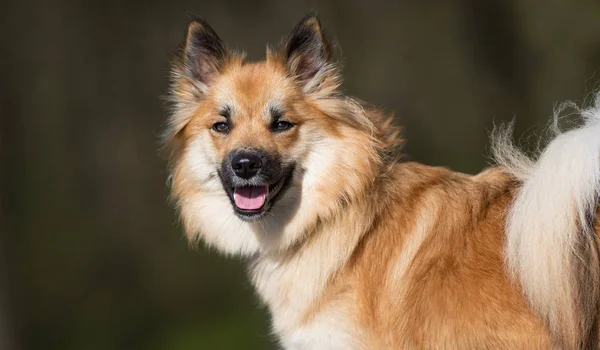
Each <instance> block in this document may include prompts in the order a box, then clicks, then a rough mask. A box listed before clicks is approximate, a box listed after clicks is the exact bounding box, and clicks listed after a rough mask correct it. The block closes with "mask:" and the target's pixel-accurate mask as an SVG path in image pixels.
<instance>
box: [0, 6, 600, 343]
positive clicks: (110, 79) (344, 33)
mask: <svg viewBox="0 0 600 350" xmlns="http://www.w3.org/2000/svg"><path fill="white" fill-rule="evenodd" d="M1 7H2V10H1V14H0V32H1V33H2V36H1V37H2V45H1V50H2V51H1V52H0V62H1V63H2V65H1V68H2V73H1V74H0V82H1V84H0V108H1V109H0V156H1V163H0V232H1V235H0V349H15V350H26V349H45V350H53V349H61V350H68V349H90V350H93V349H127V350H128V349H148V350H150V349H174V350H187V349H274V348H276V344H275V342H274V341H273V339H272V337H271V336H270V335H269V327H268V315H267V312H266V310H265V309H264V308H263V307H261V306H260V305H259V304H258V301H257V300H258V299H257V298H256V297H255V296H254V292H253V290H252V287H251V285H250V284H249V282H248V281H247V279H246V276H245V267H244V265H243V262H240V261H237V260H235V259H233V260H232V259H225V258H223V257H221V256H220V255H219V254H217V253H216V252H214V251H208V250H206V249H205V248H204V247H202V246H200V247H199V248H197V249H193V248H190V247H189V246H188V244H187V242H186V241H185V240H184V239H183V235H182V230H181V227H180V225H178V223H177V219H176V217H175V215H174V211H173V209H172V207H171V206H170V205H169V203H168V202H167V187H166V177H167V174H166V172H165V162H164V160H163V159H161V158H160V157H159V156H158V152H157V150H158V142H157V139H158V135H159V134H160V132H161V126H162V125H163V123H164V121H165V118H166V116H167V112H166V109H165V108H164V99H163V97H164V95H165V94H166V92H167V89H168V75H169V73H168V71H169V61H170V59H171V55H172V53H173V52H174V51H175V50H176V48H177V46H178V45H179V44H180V43H181V41H182V39H183V36H184V33H185V31H186V27H187V23H188V20H189V19H190V16H191V15H192V14H195V15H199V16H202V17H203V18H205V19H206V20H207V21H208V22H210V23H211V24H212V26H213V27H214V28H215V29H216V31H217V32H218V33H219V34H220V36H221V37H222V38H223V39H224V40H225V41H226V42H227V43H228V44H229V45H230V46H231V47H233V48H237V49H243V50H246V51H247V52H248V54H249V58H250V59H252V60H257V59H262V58H263V55H264V49H265V44H266V43H277V42H279V41H280V39H281V38H282V37H284V36H286V35H287V34H288V33H289V31H290V30H291V29H292V27H293V26H294V25H295V23H296V22H297V21H299V20H300V19H301V18H302V17H303V16H304V14H305V13H306V12H308V11H309V10H310V9H316V10H317V11H318V13H319V14H320V16H321V20H322V22H323V25H324V27H325V30H326V32H327V33H328V34H329V37H330V38H332V39H333V40H334V41H336V42H337V43H338V44H339V45H340V47H341V48H342V51H343V55H344V57H345V59H344V66H345V85H344V89H345V91H346V92H347V93H348V94H351V95H354V96H358V97H360V98H361V99H363V100H366V101H369V102H371V103H373V104H375V105H376V106H381V107H384V108H385V109H386V110H387V111H390V112H395V113H396V116H397V120H398V122H399V123H401V124H402V125H404V126H405V127H406V128H405V136H406V138H407V139H408V143H407V145H406V148H405V151H406V153H407V154H408V156H409V158H410V159H414V160H418V161H421V162H424V163H427V164H434V165H444V166H449V167H452V168H453V169H455V170H458V171H462V172H469V173H475V172H478V171H480V170H481V169H482V168H483V167H485V166H486V164H488V163H489V158H488V156H489V151H488V133H489V131H490V130H491V129H492V127H493V123H494V122H496V123H498V122H502V121H507V120H510V119H512V118H513V117H514V116H517V117H518V119H517V135H523V134H524V133H531V132H537V133H540V132H541V130H543V128H544V126H545V125H546V121H547V120H548V117H549V116H551V114H552V109H553V107H554V106H555V103H557V102H560V101H564V100H567V99H572V100H575V101H579V102H582V101H584V100H586V99H588V100H589V98H590V93H591V92H593V91H594V90H595V89H596V87H598V86H600V2H598V1H597V0H587V1H586V0H581V1H570V0H563V1H557V0H546V1H541V0H539V1H519V0H488V1H481V0H460V1H459V0H457V1H446V0H437V1H436V0H428V1H419V2H417V1H407V0H406V1H396V2H394V4H392V3H391V2H387V1H380V0H369V1H365V0H362V1H358V0H350V1H348V0H344V1H342V0H331V1H322V2H316V1H297V0H295V1H282V0H256V1H252V2H250V1H248V2H245V3H242V2H236V1H199V0H196V1H188V0H170V1H163V2H157V1H152V0H150V1H110V0H102V1H99V0H91V1H79V2H75V1H66V0H54V1H42V0H33V1H27V2H26V1H17V0H9V1H8V2H6V1H5V2H3V4H2V6H1Z"/></svg>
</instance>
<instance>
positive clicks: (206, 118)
mask: <svg viewBox="0 0 600 350" xmlns="http://www.w3.org/2000/svg"><path fill="white" fill-rule="evenodd" d="M305 108H306V107H305V106H304V103H303V101H302V94H301V92H300V91H298V88H297V87H296V86H295V84H294V83H293V81H291V79H290V78H289V77H287V76H286V72H285V70H284V69H283V67H281V65H278V64H276V63H273V62H264V63H258V64H245V65H242V64H240V63H239V62H235V63H233V62H232V63H230V65H229V66H227V67H225V68H224V69H223V72H222V73H221V74H220V75H219V76H217V77H215V78H214V80H213V81H212V82H211V86H210V90H209V92H208V94H207V97H206V98H205V99H204V100H202V101H201V102H200V103H198V108H197V110H196V112H195V113H194V116H193V118H192V119H191V121H190V124H189V127H188V128H187V130H186V133H187V134H188V137H189V138H190V139H202V140H203V141H202V147H201V148H199V149H198V150H197V151H198V152H203V153H204V155H203V156H202V158H210V162H209V163H207V164H205V166H206V167H207V168H206V169H204V170H205V171H208V172H210V174H217V176H218V180H219V181H220V184H221V186H222V188H223V190H224V191H225V193H226V194H227V196H228V198H229V200H230V201H231V205H232V209H233V211H234V212H235V214H236V215H237V216H238V217H239V218H240V219H242V220H247V221H249V220H258V219H260V218H263V217H265V216H266V215H268V213H269V210H270V209H271V208H272V207H273V206H274V205H275V204H276V203H277V201H278V200H279V199H280V198H282V197H283V196H284V195H285V192H286V191H287V190H288V189H289V187H290V185H291V182H292V177H293V174H294V170H295V168H296V165H297V163H298V162H299V161H300V160H301V158H302V155H303V154H305V153H306V151H307V148H308V146H309V145H308V144H307V143H306V142H304V140H306V138H307V137H306V136H307V135H305V134H306V131H307V130H312V131H313V132H314V131H315V130H314V129H315V125H313V124H314V123H312V122H311V120H310V119H309V118H305V117H304V116H305V115H307V114H306V113H305V111H304V109H305ZM317 127H318V126H317Z"/></svg>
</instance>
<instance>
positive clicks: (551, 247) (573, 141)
mask: <svg viewBox="0 0 600 350" xmlns="http://www.w3.org/2000/svg"><path fill="white" fill-rule="evenodd" d="M567 108H569V109H571V108H572V109H574V110H575V111H576V112H577V113H578V114H579V115H580V116H581V118H582V119H583V122H584V124H583V125H582V126H581V127H578V128H575V129H572V130H570V131H567V132H564V133H561V132H560V131H559V130H558V121H559V115H560V113H562V112H563V111H564V110H565V109H567ZM553 126H554V128H553V129H554V131H555V134H554V136H555V137H554V139H552V140H551V142H550V143H549V144H548V146H547V147H546V149H545V150H544V151H543V152H542V153H541V155H540V156H539V158H538V159H537V161H535V160H533V159H531V158H530V157H528V156H526V155H524V154H523V153H521V152H520V151H518V150H517V149H516V148H515V147H514V145H513V143H512V141H511V136H512V135H511V134H512V126H509V127H508V128H505V129H504V130H501V131H500V132H496V133H495V137H494V148H493V151H494V155H495V158H496V160H497V161H498V162H499V163H500V165H501V166H503V167H505V168H506V169H507V170H508V171H509V172H511V173H512V174H513V175H514V176H515V177H516V178H517V179H519V180H520V181H521V182H522V186H521V187H520V189H519V191H518V193H517V194H516V197H515V200H514V203H513V205H512V207H511V209H510V212H509V214H508V218H507V226H506V234H507V246H506V258H507V264H508V268H509V270H510V271H511V272H512V273H513V274H514V276H515V277H516V278H518V280H519V281H520V283H521V285H522V288H523V292H524V294H525V296H526V297H527V299H528V300H529V302H530V304H531V305H532V307H533V308H534V310H535V311H536V312H538V313H539V314H540V316H542V317H543V318H544V319H545V321H546V323H547V325H548V327H549V329H550V331H551V332H552V333H553V335H554V337H555V341H556V342H557V344H558V345H559V346H561V347H567V348H572V347H577V348H580V347H582V346H586V347H587V346H590V344H591V342H594V340H593V338H594V337H595V336H591V335H590V333H591V332H592V331H593V329H592V327H595V326H594V323H595V322H596V318H597V311H598V310H597V304H598V300H597V298H598V268H599V267H598V260H597V258H598V246H597V237H596V235H595V233H594V228H593V218H594V216H595V213H596V210H597V209H596V208H597V205H598V199H599V194H600V93H599V94H597V95H596V100H595V104H594V106H592V107H590V108H587V109H580V108H578V107H577V106H576V105H575V104H573V103H567V104H563V106H562V107H561V108H559V109H558V110H557V112H556V113H555V116H554V124H553ZM586 304H589V305H586Z"/></svg>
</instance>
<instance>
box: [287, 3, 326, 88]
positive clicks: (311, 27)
mask: <svg viewBox="0 0 600 350" xmlns="http://www.w3.org/2000/svg"><path fill="white" fill-rule="evenodd" d="M284 54H285V59H286V63H287V67H288V71H289V72H290V73H291V74H293V75H294V76H295V77H296V79H297V80H298V81H299V83H300V84H301V85H303V86H307V85H309V83H310V81H311V80H312V79H313V78H315V77H316V76H318V75H319V73H320V72H322V71H323V70H325V69H326V68H327V65H328V63H329V61H330V59H331V57H330V56H331V53H330V48H329V44H328V43H327V41H326V40H325V36H324V34H323V30H322V28H321V23H320V22H319V19H318V18H317V16H316V15H315V14H314V13H310V14H308V15H307V16H306V17H304V18H303V19H302V20H301V21H300V23H298V24H297V25H296V27H295V28H294V30H292V33H291V34H290V36H289V37H288V40H287V42H286V44H285V48H284Z"/></svg>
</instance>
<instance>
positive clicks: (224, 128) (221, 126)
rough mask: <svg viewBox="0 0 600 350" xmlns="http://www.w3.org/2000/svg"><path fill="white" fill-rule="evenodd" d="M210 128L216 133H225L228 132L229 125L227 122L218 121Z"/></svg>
mask: <svg viewBox="0 0 600 350" xmlns="http://www.w3.org/2000/svg"><path fill="white" fill-rule="evenodd" d="M212 129H213V130H214V131H216V132H218V133H221V134H227V133H229V130H230V126H229V123H226V122H218V123H214V124H213V126H212Z"/></svg>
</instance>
